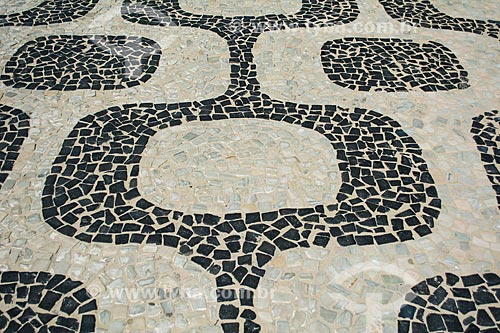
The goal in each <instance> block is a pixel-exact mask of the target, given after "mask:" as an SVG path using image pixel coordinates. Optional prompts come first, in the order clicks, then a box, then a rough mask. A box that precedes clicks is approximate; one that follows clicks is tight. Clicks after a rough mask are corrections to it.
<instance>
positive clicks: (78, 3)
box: [0, 0, 99, 27]
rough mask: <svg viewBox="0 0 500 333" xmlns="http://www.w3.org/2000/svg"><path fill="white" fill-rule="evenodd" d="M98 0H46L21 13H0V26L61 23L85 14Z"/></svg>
mask: <svg viewBox="0 0 500 333" xmlns="http://www.w3.org/2000/svg"><path fill="white" fill-rule="evenodd" d="M98 2H99V0H46V1H43V2H42V3H41V4H39V5H38V6H36V7H34V8H31V9H28V10H25V11H23V12H21V13H14V14H7V15H0V27H6V26H36V25H46V24H54V23H63V22H70V21H73V20H76V19H78V18H80V17H82V16H85V15H87V13H88V12H89V11H91V10H92V8H94V7H95V5H96V4H97V3H98Z"/></svg>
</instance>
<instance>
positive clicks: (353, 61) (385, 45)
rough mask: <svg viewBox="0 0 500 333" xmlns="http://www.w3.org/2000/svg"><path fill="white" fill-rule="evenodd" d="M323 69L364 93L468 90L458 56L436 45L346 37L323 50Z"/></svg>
mask: <svg viewBox="0 0 500 333" xmlns="http://www.w3.org/2000/svg"><path fill="white" fill-rule="evenodd" d="M321 61H322V64H323V70H324V71H325V73H326V74H327V75H328V78H329V79H330V80H332V82H334V83H335V84H338V85H339V86H342V87H346V88H349V89H352V90H362V91H370V90H374V91H387V92H393V91H410V90H416V89H420V90H423V91H440V90H445V91H446V90H453V89H465V88H468V87H469V85H468V84H467V82H468V78H467V76H468V74H467V72H466V71H465V70H464V68H463V67H462V66H461V65H460V62H459V61H458V59H457V57H456V56H455V54H453V52H452V51H450V50H449V49H447V48H446V47H445V46H444V45H442V44H440V43H436V42H432V41H431V42H428V43H420V44H419V43H415V42H412V41H410V40H401V39H396V38H356V37H352V38H344V39H336V40H333V41H330V42H326V43H325V44H324V45H323V47H322V49H321Z"/></svg>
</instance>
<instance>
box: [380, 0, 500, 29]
mask: <svg viewBox="0 0 500 333" xmlns="http://www.w3.org/2000/svg"><path fill="white" fill-rule="evenodd" d="M379 2H380V3H381V4H382V6H384V9H385V11H386V12H387V14H388V15H389V16H391V17H392V18H394V19H396V20H398V21H400V22H404V23H407V24H409V25H412V26H415V27H421V28H431V29H445V30H455V31H465V32H472V33H475V34H479V35H486V36H490V37H493V38H496V39H499V38H500V21H494V20H487V21H485V20H473V19H467V18H461V17H452V16H449V15H447V14H445V13H443V12H441V11H440V10H439V9H438V8H436V7H435V6H434V5H432V2H431V1H430V0H379Z"/></svg>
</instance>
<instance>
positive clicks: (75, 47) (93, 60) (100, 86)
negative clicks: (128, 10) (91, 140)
mask: <svg viewBox="0 0 500 333" xmlns="http://www.w3.org/2000/svg"><path fill="white" fill-rule="evenodd" d="M160 55H161V48H160V46H159V45H158V44H157V43H156V42H154V41H153V40H151V39H148V38H144V37H133V36H99V35H95V36H65V35H63V36H49V37H39V38H37V39H35V40H34V41H30V42H28V43H26V44H24V45H23V46H22V47H21V48H20V49H19V50H18V51H17V52H16V54H14V56H13V57H12V58H11V59H10V60H9V61H8V62H7V64H6V66H5V69H4V74H3V75H2V76H1V79H2V81H3V82H4V83H5V84H6V85H7V86H13V87H14V88H26V89H34V90H76V89H92V90H110V89H124V88H128V87H133V86H137V85H140V84H141V83H144V82H146V81H148V80H149V79H150V78H151V75H152V74H153V73H154V72H155V71H156V69H157V68H158V64H159V61H160Z"/></svg>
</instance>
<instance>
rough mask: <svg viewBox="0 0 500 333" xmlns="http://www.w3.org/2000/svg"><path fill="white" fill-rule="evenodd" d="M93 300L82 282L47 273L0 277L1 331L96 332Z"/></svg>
mask: <svg viewBox="0 0 500 333" xmlns="http://www.w3.org/2000/svg"><path fill="white" fill-rule="evenodd" d="M96 310H97V306H96V302H95V300H93V299H92V298H91V296H90V295H89V293H88V292H87V290H85V288H84V287H83V286H82V283H81V282H78V281H74V280H71V279H70V278H67V277H66V276H64V275H61V274H55V275H53V274H50V273H46V272H17V271H6V272H1V273H0V331H2V332H5V333H17V332H19V333H24V332H26V333H27V332H65V333H70V332H80V333H91V332H95V323H96V312H97V311H96Z"/></svg>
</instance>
